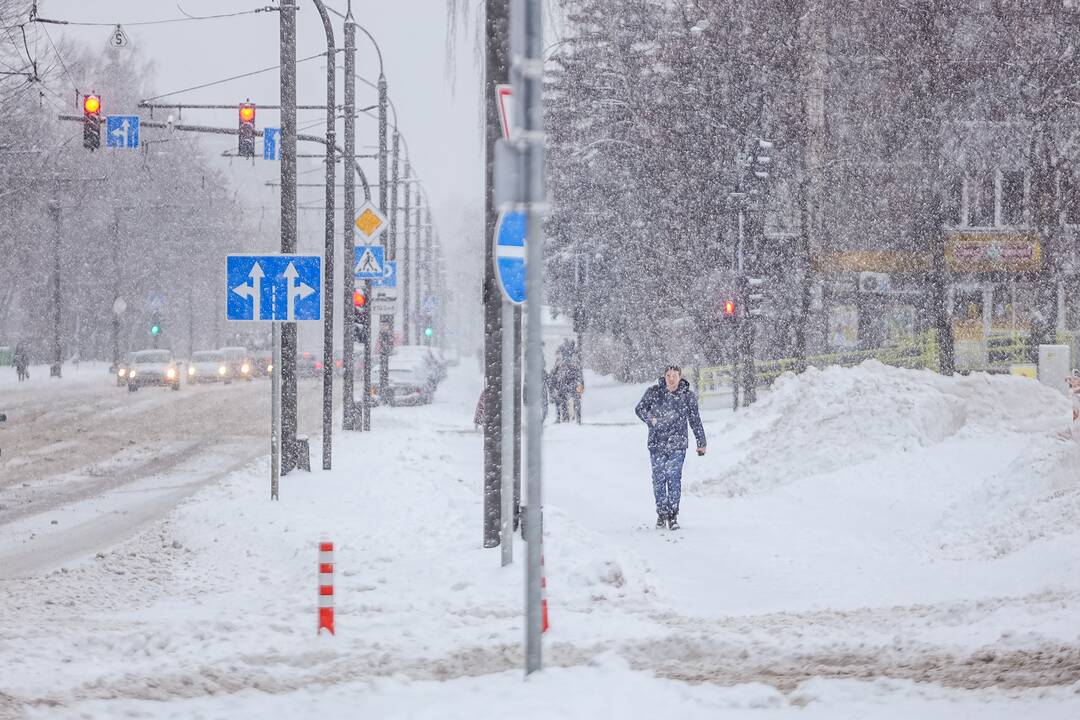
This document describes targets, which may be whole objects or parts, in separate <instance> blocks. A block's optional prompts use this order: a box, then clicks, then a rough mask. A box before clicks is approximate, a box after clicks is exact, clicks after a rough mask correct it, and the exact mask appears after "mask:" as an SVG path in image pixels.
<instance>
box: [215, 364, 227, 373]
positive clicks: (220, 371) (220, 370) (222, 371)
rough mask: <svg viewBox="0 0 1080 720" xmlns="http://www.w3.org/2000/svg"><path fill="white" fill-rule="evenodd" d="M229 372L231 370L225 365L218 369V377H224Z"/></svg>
mask: <svg viewBox="0 0 1080 720" xmlns="http://www.w3.org/2000/svg"><path fill="white" fill-rule="evenodd" d="M227 372H229V368H227V367H225V366H224V365H222V366H221V367H219V368H218V369H217V374H218V375H224V374H225V373H227Z"/></svg>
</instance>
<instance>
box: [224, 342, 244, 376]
mask: <svg viewBox="0 0 1080 720" xmlns="http://www.w3.org/2000/svg"><path fill="white" fill-rule="evenodd" d="M221 353H222V354H223V355H224V356H225V367H227V368H228V371H229V377H230V378H232V379H233V380H240V379H243V380H250V379H251V353H249V352H248V349H247V348H246V347H241V346H232V347H223V348H221Z"/></svg>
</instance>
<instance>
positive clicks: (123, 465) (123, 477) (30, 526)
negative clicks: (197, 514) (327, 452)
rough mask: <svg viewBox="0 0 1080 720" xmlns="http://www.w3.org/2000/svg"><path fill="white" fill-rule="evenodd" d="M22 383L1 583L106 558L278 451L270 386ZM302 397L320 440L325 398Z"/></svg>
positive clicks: (14, 394) (44, 378)
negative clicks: (84, 556)
mask: <svg viewBox="0 0 1080 720" xmlns="http://www.w3.org/2000/svg"><path fill="white" fill-rule="evenodd" d="M12 380H13V378H10V377H8V376H7V375H6V374H5V376H4V377H3V378H2V381H3V382H2V383H0V410H2V411H3V412H5V413H6V414H7V415H8V421H7V422H6V423H4V424H3V425H0V449H2V450H3V453H2V454H0V578H3V577H15V576H19V575H23V574H25V573H28V572H31V571H40V570H43V569H51V568H54V567H56V566H57V564H58V563H60V562H62V561H64V560H67V559H70V558H72V557H75V555H76V553H78V552H87V551H92V552H95V553H96V552H97V551H98V550H101V549H105V548H107V547H108V546H109V545H111V544H113V543H115V542H116V541H118V540H122V539H124V538H126V537H129V536H130V535H131V534H132V533H133V532H134V531H135V530H136V529H137V528H139V527H140V526H141V525H142V524H144V523H145V522H147V521H149V520H154V519H158V518H160V517H162V516H163V515H164V514H165V513H166V512H168V511H169V510H171V509H172V508H173V507H174V506H175V505H176V503H177V502H178V501H179V500H180V499H182V498H184V497H186V496H188V495H190V494H191V493H192V492H194V491H195V490H197V489H198V488H199V487H201V486H202V485H204V484H206V483H207V482H211V481H213V480H218V479H221V478H223V477H226V476H227V475H228V474H229V473H231V472H235V471H236V470H238V469H240V468H241V467H243V466H244V465H246V464H248V463H250V462H251V461H252V460H254V459H255V458H257V457H260V456H262V455H263V454H265V452H266V448H267V447H268V440H267V439H266V438H268V436H269V430H268V428H269V415H270V398H269V384H268V383H267V382H238V383H232V384H229V385H193V386H192V385H187V384H185V385H183V386H182V390H181V391H180V392H172V391H170V390H168V389H167V388H153V387H148V388H143V389H142V390H140V391H139V392H137V393H129V392H127V391H126V389H125V388H122V387H117V386H116V383H115V381H114V379H113V377H112V376H111V375H109V374H108V372H107V368H106V367H105V366H104V365H102V364H100V363H98V364H83V365H82V366H81V367H79V368H77V369H76V368H73V367H69V368H68V369H67V371H66V373H65V377H64V378H63V380H60V381H57V380H54V379H50V378H49V377H48V369H47V368H46V367H44V366H42V367H37V368H32V369H31V379H30V381H29V382H26V383H18V384H15V383H14V382H12ZM302 386H303V387H305V388H308V391H307V392H304V393H303V394H302V396H301V397H302V402H301V423H302V427H303V428H304V430H305V431H306V432H312V433H314V432H316V431H317V430H318V428H319V424H318V423H319V418H320V405H319V401H318V399H317V398H316V395H317V394H318V391H317V390H313V388H315V387H316V384H315V383H314V382H311V381H306V382H304V383H302Z"/></svg>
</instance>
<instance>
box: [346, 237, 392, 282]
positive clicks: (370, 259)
mask: <svg viewBox="0 0 1080 720" xmlns="http://www.w3.org/2000/svg"><path fill="white" fill-rule="evenodd" d="M355 258H356V263H355V267H354V273H353V274H354V276H355V279H357V280H382V279H383V278H384V277H385V275H386V270H385V266H386V250H385V248H383V246H382V245H357V246H356V253H355Z"/></svg>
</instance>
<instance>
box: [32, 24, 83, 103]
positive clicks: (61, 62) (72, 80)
mask: <svg viewBox="0 0 1080 720" xmlns="http://www.w3.org/2000/svg"><path fill="white" fill-rule="evenodd" d="M41 29H42V30H44V31H45V37H47V38H48V39H49V46H50V47H52V49H53V52H54V53H56V59H57V60H59V61H60V67H62V68H64V74H65V75H67V79H68V82H70V83H71V87H72V88H73V89H74V90H75V94H76V95H78V94H79V85H78V83H76V82H75V78H73V77H71V72H70V71H69V70H68V66H67V63H65V62H64V58H63V56H62V55H61V54H60V51H59V50H58V49H57V47H56V43H54V42H53V39H52V35H50V34H49V29H48V28H47V27H45V26H44V25H42V26H41ZM35 70H36V67H35Z"/></svg>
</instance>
